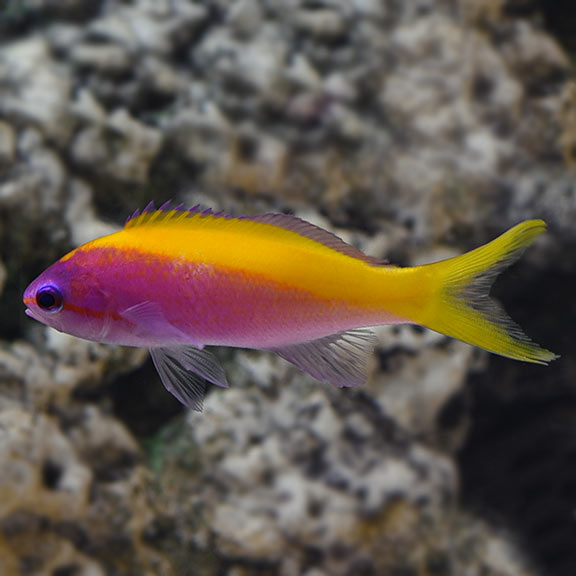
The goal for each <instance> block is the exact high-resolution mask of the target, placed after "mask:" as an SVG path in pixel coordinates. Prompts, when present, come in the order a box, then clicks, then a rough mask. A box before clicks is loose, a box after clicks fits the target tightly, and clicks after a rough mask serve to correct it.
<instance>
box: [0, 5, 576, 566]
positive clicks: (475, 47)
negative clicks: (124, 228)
mask: <svg viewBox="0 0 576 576" xmlns="http://www.w3.org/2000/svg"><path fill="white" fill-rule="evenodd" d="M4 5H6V7H4ZM1 6H2V8H0V10H2V11H1V12H0V310H1V312H2V321H1V322H0V439H1V442H0V573H1V574H6V575H12V574H15V575H18V574H39V575H40V574H41V575H44V574H45V575H50V576H56V575H59V576H62V575H66V574H74V575H76V574H78V575H82V576H89V575H90V576H92V575H99V574H117V575H129V574H166V575H171V574H175V575H188V574H190V575H199V576H202V575H206V576H208V575H216V574H226V575H229V576H239V575H246V576H252V575H254V576H260V575H268V574H281V575H283V576H292V575H295V576H296V575H306V576H323V575H330V576H340V575H341V576H346V575H355V576H360V575H366V576H370V575H382V574H386V575H387V576H400V575H415V576H421V575H442V576H444V575H447V576H448V575H453V576H461V575H463V574H466V575H469V576H480V575H485V574H490V575H494V576H506V575H510V576H522V575H526V576H529V575H536V574H540V573H541V571H547V572H545V573H550V574H554V576H564V575H569V574H570V575H572V574H574V570H576V558H575V557H574V554H573V551H572V546H570V545H569V543H567V542H568V541H569V538H568V537H567V535H570V534H574V531H575V529H574V527H573V526H571V525H570V524H569V521H571V514H572V510H573V502H571V498H572V495H573V494H576V477H575V476H574V474H573V472H570V471H567V470H566V468H567V467H569V462H570V460H569V457H570V454H573V453H574V452H573V447H572V443H571V438H572V436H573V432H570V430H571V429H570V424H569V423H570V415H571V414H572V413H573V412H571V408H572V407H573V406H575V402H574V393H573V391H572V388H571V382H573V379H572V378H571V376H572V374H573V372H574V367H575V361H574V355H573V353H572V348H571V345H570V343H571V342H572V341H573V339H572V335H571V328H570V326H571V325H573V324H574V322H570V319H571V318H572V316H573V315H574V312H573V304H572V300H573V298H572V296H571V294H573V290H574V288H575V287H576V275H575V274H576V269H575V267H574V259H573V258H572V257H571V256H570V254H571V253H572V248H573V246H574V242H575V233H574V226H573V225H572V223H573V219H574V216H575V215H576V188H575V186H574V172H573V170H574V152H575V150H576V148H575V147H576V107H575V101H576V92H575V89H574V86H573V85H572V83H571V81H570V76H571V64H570V60H569V56H568V55H567V53H566V52H565V51H564V49H563V48H562V47H561V45H560V43H559V42H558V41H557V40H556V39H555V38H554V37H553V36H552V34H551V32H550V31H549V29H547V28H546V25H547V24H549V22H550V12H543V11H542V10H543V8H542V7H541V6H540V5H539V3H537V2H535V1H534V2H531V1H529V0H526V1H522V2H519V1H516V0H460V1H456V0H410V1H406V0H323V1H316V2H310V1H306V0H281V1H279V0H275V1H269V0H234V1H222V0H204V1H197V2H194V1H190V0H170V1H168V0H134V1H132V2H120V1H114V0H109V1H98V2H94V1H87V0H67V1H65V2H59V3H54V2H50V1H44V0H12V1H10V2H8V3H4V4H2V5H1ZM572 18H573V15H572ZM567 21H568V19H567ZM549 28H551V29H552V30H555V27H553V26H552V27H550V26H549ZM170 198H172V199H177V200H181V201H184V202H186V203H189V204H195V203H197V202H202V203H205V204H206V205H209V206H211V207H214V208H219V209H224V210H227V211H231V212H234V213H237V214H246V213H258V212H263V211H286V212H292V213H296V214H297V215H299V216H302V217H304V218H306V219H308V220H311V221H314V222H316V223H318V224H320V225H322V226H324V227H326V228H329V229H331V230H333V231H334V232H336V233H337V234H339V235H340V236H342V237H343V238H345V239H346V240H348V241H350V242H352V243H354V244H355V245H357V246H359V247H361V248H362V249H364V250H365V251H366V252H368V253H370V254H373V255H375V256H381V257H386V258H387V259H389V260H390V261H391V262H394V263H397V264H401V265H410V264H418V263H422V262H426V261H432V260H436V259H440V258H444V257H448V256H452V255H455V254H458V253H460V252H462V251H463V250H465V249H469V248H471V247H474V246H476V245H478V244H480V243H482V242H484V241H486V240H489V239H490V238H491V237H493V236H494V235H495V234H497V233H499V232H502V231H503V230H504V229H506V228H507V227H509V226H511V225H512V224H515V223H517V222H518V221H519V220H521V219H523V218H529V217H542V218H545V219H546V220H547V221H548V222H549V224H550V229H551V233H550V234H549V235H547V236H546V237H544V238H542V239H541V240H540V241H539V242H538V244H537V245H536V246H535V247H534V248H532V249H531V250H530V251H529V252H528V253H527V255H526V257H525V259H524V263H523V264H522V265H521V266H519V267H518V268H515V269H514V270H513V271H512V272H510V273H509V275H508V280H506V279H505V280H504V282H503V283H501V284H500V285H499V287H498V290H497V293H498V294H499V295H500V296H501V297H502V299H503V300H504V301H505V303H506V306H507V307H508V308H509V309H510V310H511V312H512V315H513V316H514V317H515V318H517V319H518V320H520V321H521V323H522V324H523V325H524V326H525V327H526V330H527V331H528V333H530V334H531V335H533V336H534V337H535V339H536V340H538V341H542V342H543V343H545V344H546V346H547V347H549V348H551V349H553V350H555V351H557V352H559V353H560V354H562V355H563V358H562V360H561V361H559V362H557V363H556V365H554V366H551V367H549V368H547V369H543V368H539V367H533V366H529V367H522V366H519V365H517V364H514V363H512V362H511V361H506V360H498V359H494V358H488V357H487V355H486V354H484V353H482V352H480V351H478V350H473V349H471V348H470V347H469V346H467V345H465V344H462V343H459V342H456V341H452V340H450V339H447V338H444V337H442V336H440V335H437V334H433V333H430V332H427V331H424V330H421V329H418V328H414V327H400V328H394V329H390V328H382V329H379V342H380V344H379V346H378V349H377V353H376V354H375V356H374V362H373V366H372V374H371V378H370V384H369V385H368V386H366V387H365V388H363V389H361V390H333V389H330V388H328V387H326V386H322V385H319V384H318V383H316V382H314V381H313V380H312V379H311V378H309V377H306V376H305V375H303V374H302V373H301V372H298V371H297V370H296V369H294V368H292V367H290V366H289V365H287V364H286V363H285V362H283V361H282V360H280V359H278V358H275V357H271V356H270V355H268V354H260V353H256V352H249V351H232V350H222V351H218V352H219V354H220V358H221V359H222V361H223V362H224V364H225V366H226V369H227V372H228V375H229V380H230V382H231V383H232V387H231V388H230V389H228V390H217V391H213V392H212V393H211V394H210V395H209V397H208V400H207V402H206V409H205V411H204V412H203V413H202V414H197V413H190V414H185V413H184V412H183V411H182V409H181V407H180V406H179V405H178V404H177V402H176V401H175V400H174V399H173V398H172V397H171V396H170V395H169V394H168V393H166V392H165V390H164V389H163V388H162V386H161V384H160V382H159V380H158V378H157V377H156V376H155V374H154V371H153V369H152V367H151V364H150V362H149V361H147V355H146V352H145V351H141V350H132V349H119V348H114V347H109V346H105V345H100V344H94V343H88V342H83V341H79V340H77V339H74V338H72V337H68V336H65V335H61V334H58V333H55V332H54V331H52V330H49V329H46V328H44V327H42V326H39V325H36V324H34V323H33V322H32V320H29V319H27V318H26V317H25V316H24V314H23V306H22V305H21V294H22V291H23V289H24V288H25V286H26V284H27V283H28V282H29V281H30V280H32V279H33V277H34V276H35V275H37V274H38V273H39V272H40V271H42V270H43V269H44V268H45V267H46V266H47V265H49V264H51V263H52V262H53V261H54V260H55V259H57V258H58V257H60V256H61V255H62V254H63V253H65V252H66V251H67V250H69V249H70V248H72V247H75V246H77V245H79V244H81V243H82V242H85V241H87V240H89V239H91V238H94V237H97V236H99V235H102V234H105V233H107V232H110V231H113V230H115V229H117V228H118V227H119V226H121V225H122V220H123V218H125V217H126V216H127V215H128V214H129V213H131V212H133V211H134V209H135V208H137V207H143V206H144V205H145V204H147V203H148V202H149V201H150V200H156V201H158V202H163V201H165V200H167V199H170ZM565 323H566V324H567V326H566V327H562V328H560V325H561V324H562V325H564V324H565ZM522 410H524V411H522ZM498 415H500V420H498ZM521 416H523V417H521ZM550 422H556V426H557V430H558V433H557V434H556V435H555V434H552V433H551V432H550ZM566 438H567V439H566ZM544 464H545V469H544V468H543V466H544ZM551 510H552V513H551V512H550V511H551ZM543 535H545V537H544V536H543Z"/></svg>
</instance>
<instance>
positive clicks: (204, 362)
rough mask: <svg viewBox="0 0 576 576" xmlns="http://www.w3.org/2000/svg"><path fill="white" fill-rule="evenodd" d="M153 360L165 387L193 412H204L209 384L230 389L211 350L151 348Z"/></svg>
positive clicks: (177, 347) (178, 347)
mask: <svg viewBox="0 0 576 576" xmlns="http://www.w3.org/2000/svg"><path fill="white" fill-rule="evenodd" d="M150 356H152V361H153V362H154V366H156V370H158V374H159V375H160V378H161V380H162V384H164V386H165V387H166V389H167V390H168V391H169V392H170V393H171V394H173V395H174V396H175V397H176V398H178V400H180V402H182V404H184V405H185V406H187V407H188V408H192V410H197V411H201V410H202V406H203V402H204V394H205V391H206V382H210V383H211V384H215V385H216V386H224V387H227V386H228V381H227V379H226V374H225V373H224V370H223V368H222V366H220V364H219V363H218V360H217V359H216V357H215V356H214V355H213V354H211V353H210V352H208V351H207V350H199V349H198V348H193V347H191V346H175V347H172V348H151V349H150Z"/></svg>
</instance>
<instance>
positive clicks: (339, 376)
mask: <svg viewBox="0 0 576 576" xmlns="http://www.w3.org/2000/svg"><path fill="white" fill-rule="evenodd" d="M545 228H546V225H545V223H544V222H543V221H542V220H529V221H526V222H523V223H521V224H518V225H517V226H515V227H514V228H512V229H511V230H509V231H508V232H506V233H505V234H503V235H502V236H500V237H499V238H496V239H495V240H493V241H492V242H490V243H489V244H486V245H485V246H482V247H480V248H477V249H476V250H473V251H471V252H468V253H466V254H463V255H462V256H458V257H456V258H450V259H448V260H443V261H441V262H436V263H433V264H428V265H425V266H415V267H409V268H399V267H395V266H390V265H386V264H383V263H382V262H380V261H379V260H377V259H375V258H372V257H370V256H366V255H365V254H363V253H362V252H361V251H359V250H358V249H356V248H354V247H353V246H350V245H349V244H346V243H345V242H344V241H342V240H341V239H340V238H338V237H337V236H335V235H333V234H332V233H330V232H327V231H326V230H323V229H321V228H319V227H317V226H314V225H312V224H309V223H308V222H305V221H303V220H300V219H298V218H295V217H293V216H286V215H284V214H264V215H260V216H251V217H237V218H233V217H230V216H227V215H223V214H220V213H214V212H212V211H211V210H204V211H202V210H200V209H199V208H198V207H194V208H192V209H190V210H183V209H182V208H181V207H177V208H174V209H171V208H170V207H169V205H168V204H165V205H164V206H162V207H161V208H160V209H158V210H156V209H154V207H153V206H152V205H150V206H148V207H147V208H146V209H145V210H144V211H143V212H142V213H139V212H138V211H136V213H135V214H134V215H133V216H132V217H131V218H129V219H128V221H127V223H126V225H125V227H124V229H123V230H121V231H120V232H117V233H115V234H110V235H108V236H104V237H102V238H98V239H97V240H94V241H92V242H88V243H87V244H84V245H83V246H80V247H79V248H77V249H75V250H73V251H72V252H70V253H69V254H67V255H66V256H64V257H63V258H62V259H61V260H59V261H58V262H56V263H55V264H53V265H52V266H51V267H50V268H48V269H47V270H46V271H45V272H44V273H43V274H41V275H40V276H39V277H38V278H37V279H36V280H34V281H33V282H32V283H31V284H30V286H28V288H27V289H26V291H25V293H24V303H25V304H26V306H27V309H26V313H27V314H28V315H29V316H31V317H32V318H34V319H35V320H38V321H39V322H42V323H44V324H47V325H48V326H52V327H53V328H55V329H56V330H60V331H61V332H66V333H68V334H72V335H74V336H78V337H80V338H85V339H87V340H93V341H96V342H106V343H110V344H122V345H126V346H142V347H146V348H149V349H150V353H151V355H152V359H153V361H154V364H155V366H156V368H157V370H158V372H159V374H160V377H161V379H162V382H163V383H164V385H165V386H166V388H167V389H168V390H169V391H170V392H171V393H172V394H174V396H176V398H178V399H179V400H180V401H181V402H182V403H184V404H185V405H186V406H188V407H191V408H194V409H200V408H201V406H202V399H203V393H204V386H205V381H208V382H210V383H212V384H216V385H219V386H227V385H228V384H227V381H226V376H225V374H224V371H223V369H222V368H221V366H220V365H219V364H218V362H217V360H216V359H215V357H214V356H213V355H212V354H211V353H210V352H208V351H207V350H206V349H205V346H212V345H217V346H220V345H223V346H235V347H242V348H254V349H259V350H271V351H273V352H276V353H277V354H279V355H280V356H282V357H283V358H285V359H286V360H288V361H289V362H292V363H293V364H295V365H296V366H298V367H299V368H300V369H302V370H304V371H305V372H308V373H309V374H311V375H312V376H314V378H316V379H318V380H320V381H324V382H329V383H331V384H334V385H335V386H357V385H359V384H362V383H363V382H364V381H365V380H366V377H367V376H366V375H367V365H368V360H369V357H370V354H371V352H372V349H373V346H374V344H375V337H374V335H373V333H372V332H371V331H370V330H369V329H367V328H366V327H367V326H376V325H381V324H402V323H412V324H420V325H422V326H426V327H428V328H431V329H432V330H436V331H437V332H441V333H442V334H446V335H448V336H452V337H454V338H458V339H460V340H463V341H465V342H468V343H470V344H474V345H475V346H479V347H481V348H484V349H486V350H489V351H490V352H494V353H496V354H501V355H503V356H508V357H510V358H514V359H516V360H524V361H526V362H536V363H540V364H545V363H547V362H549V361H550V360H553V359H554V358H555V357H556V356H555V355H554V354H553V353H552V352H549V351H547V350H544V349H542V348H540V347H539V346H538V345H536V344H534V343H533V342H531V341H530V340H529V339H528V338H527V337H526V336H525V335H524V334H523V333H522V331H521V330H520V328H519V327H518V326H517V325H516V324H514V323H513V322H512V320H510V319H509V318H508V317H507V316H506V315H505V314H504V312H503V311H502V310H501V309H500V308H499V307H498V305H497V304H495V303H494V301H493V300H491V299H489V297H488V291H489V288H490V285H491V284H492V281H493V280H494V278H495V277H496V276H497V274H499V273H500V272H501V271H502V270H503V269H504V268H506V267H507V266H508V265H509V264H511V263H512V262H514V261H515V260H516V259H517V258H518V257H519V256H520V254H521V253H522V251H523V250H524V248H526V246H528V245H529V244H531V243H532V241H533V240H534V239H535V238H536V237H537V236H538V235H539V234H541V233H542V232H543V231H544V230H545Z"/></svg>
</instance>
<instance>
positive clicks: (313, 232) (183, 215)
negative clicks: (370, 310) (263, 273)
mask: <svg viewBox="0 0 576 576" xmlns="http://www.w3.org/2000/svg"><path fill="white" fill-rule="evenodd" d="M204 218H206V219H210V220H217V219H222V220H235V221H237V222H238V223H245V224H248V223H251V222H252V223H257V224H264V225H267V226H273V227H276V228H282V229H283V230H288V231H289V232H294V233H295V234H298V235H299V236H302V237H304V238H308V239H309V240H313V241H314V242H318V243H319V244H322V245H324V246H326V247H327V248H331V249H332V250H335V251H336V252H340V253H341V254H345V255H346V256H350V257H351V258H356V259H358V260H362V261H363V262H366V263H367V264H370V265H372V266H381V265H383V264H385V261H383V260H380V259H378V258H374V257H373V256H367V255H366V254H364V253H363V252H362V251H361V250H359V249H358V248H355V247H354V246H352V245H350V244H348V243H346V242H344V240H342V239H341V238H339V237H338V236H336V235H335V234H333V233H332V232H329V231H328V230H324V229H323V228H320V227H319V226H316V225H315V224H310V222H306V221H305V220H302V219H301V218H298V217H297V216H290V215H288V214H280V213H269V214H259V215H257V216H237V217H235V216H231V215H230V214H226V213H224V212H214V211H213V210H212V209H211V208H207V209H203V208H201V207H200V205H196V206H193V207H192V208H189V209H184V208H183V207H182V204H180V205H178V206H176V207H175V208H170V201H169V202H165V203H164V204H162V206H160V208H158V209H156V208H155V207H154V204H153V203H152V202H151V203H150V204H148V206H146V208H144V210H142V212H140V211H139V210H136V212H134V214H132V216H130V217H129V218H128V220H127V221H126V224H125V226H124V229H126V230H127V229H131V228H137V227H138V228H139V227H143V226H152V225H153V226H159V225H170V224H175V223H179V224H185V223H188V222H189V224H190V225H191V226H194V225H197V224H198V220H199V219H204Z"/></svg>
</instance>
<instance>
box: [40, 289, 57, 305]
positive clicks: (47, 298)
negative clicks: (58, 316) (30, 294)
mask: <svg viewBox="0 0 576 576" xmlns="http://www.w3.org/2000/svg"><path fill="white" fill-rule="evenodd" d="M54 304H56V298H54V295H53V294H50V293H49V292H43V293H42V294H38V305H39V306H40V308H52V306H54Z"/></svg>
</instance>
